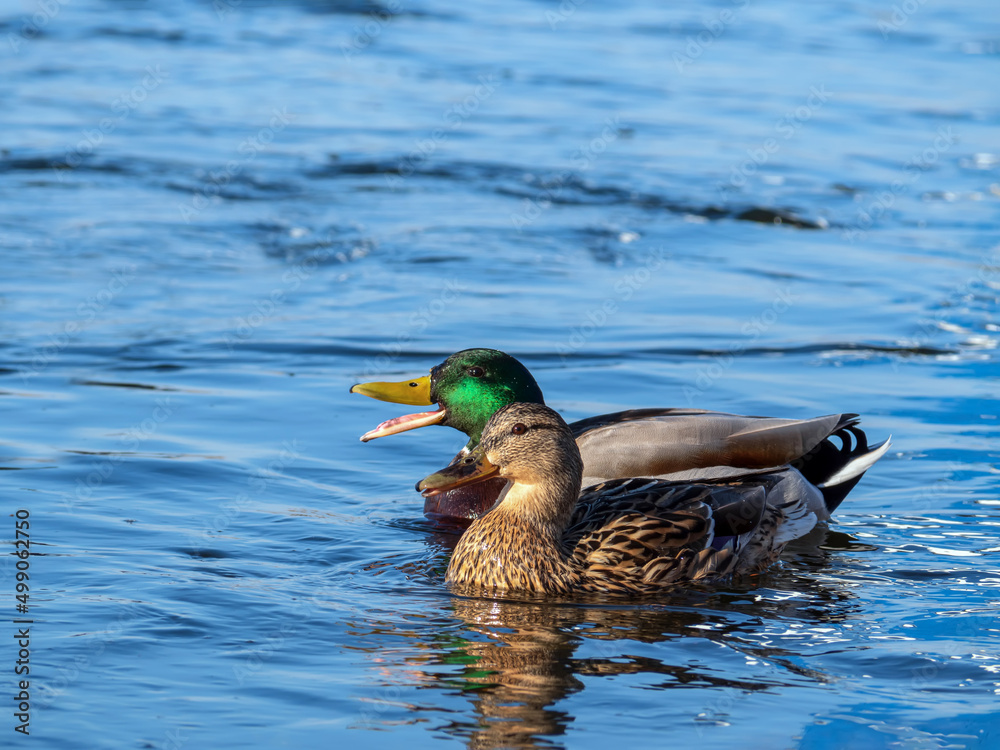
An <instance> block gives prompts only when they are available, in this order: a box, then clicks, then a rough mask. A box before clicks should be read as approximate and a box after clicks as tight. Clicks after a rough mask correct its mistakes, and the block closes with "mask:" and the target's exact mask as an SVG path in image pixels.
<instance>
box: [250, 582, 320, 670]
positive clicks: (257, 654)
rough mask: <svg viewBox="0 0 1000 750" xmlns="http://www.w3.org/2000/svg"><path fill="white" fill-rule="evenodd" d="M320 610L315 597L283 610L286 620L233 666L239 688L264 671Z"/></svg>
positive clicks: (318, 602)
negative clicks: (286, 616) (267, 664)
mask: <svg viewBox="0 0 1000 750" xmlns="http://www.w3.org/2000/svg"><path fill="white" fill-rule="evenodd" d="M319 609H320V600H319V598H318V597H317V596H311V597H309V598H308V599H297V600H295V603H294V604H293V605H292V606H290V607H287V608H285V610H284V611H285V612H286V613H287V614H288V620H286V621H285V622H283V623H281V625H280V626H279V627H278V629H277V630H275V631H273V632H272V633H270V634H269V635H268V636H267V637H266V638H265V640H264V641H263V642H259V643H258V644H257V645H255V646H254V647H253V648H251V649H248V650H247V651H246V652H245V653H246V656H245V657H244V658H243V661H242V662H241V663H240V664H234V665H233V677H235V678H236V682H237V684H238V685H240V686H241V687H242V686H243V683H244V682H246V681H247V679H248V678H250V677H255V676H256V675H257V674H259V673H260V671H261V670H262V669H264V665H265V664H266V663H267V662H268V661H269V660H270V659H272V658H273V657H274V655H275V654H277V653H278V652H279V651H281V650H282V649H284V648H285V647H286V646H287V645H288V644H289V641H290V640H291V639H292V637H293V636H295V635H297V634H298V633H299V632H300V631H301V630H302V628H303V624H302V623H304V622H305V621H306V620H307V619H308V618H309V617H311V616H312V615H313V614H315V613H316V612H317V611H318V610H319Z"/></svg>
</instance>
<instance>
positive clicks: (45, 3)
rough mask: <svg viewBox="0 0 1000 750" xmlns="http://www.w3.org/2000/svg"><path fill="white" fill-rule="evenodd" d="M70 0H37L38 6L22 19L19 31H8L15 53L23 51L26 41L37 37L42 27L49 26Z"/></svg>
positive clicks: (10, 44)
mask: <svg viewBox="0 0 1000 750" xmlns="http://www.w3.org/2000/svg"><path fill="white" fill-rule="evenodd" d="M69 3H70V0H36V2H35V7H37V8H38V10H36V11H35V12H34V13H32V14H31V15H30V16H24V17H23V18H22V19H21V28H20V29H18V31H17V33H16V34H15V33H14V32H8V34H7V44H8V45H9V46H10V50H11V52H13V53H14V54H15V55H16V54H19V53H20V52H21V47H23V46H24V45H25V44H26V43H28V42H30V41H32V40H33V39H37V38H38V37H39V36H40V35H41V33H42V29H44V28H45V27H46V26H48V25H49V24H50V23H51V22H52V19H54V18H55V17H56V16H58V15H59V13H60V11H62V9H63V7H64V6H66V5H69Z"/></svg>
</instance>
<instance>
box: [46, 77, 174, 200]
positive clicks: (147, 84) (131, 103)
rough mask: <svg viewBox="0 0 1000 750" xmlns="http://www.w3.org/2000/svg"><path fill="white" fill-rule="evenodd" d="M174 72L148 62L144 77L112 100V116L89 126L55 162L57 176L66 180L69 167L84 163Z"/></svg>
mask: <svg viewBox="0 0 1000 750" xmlns="http://www.w3.org/2000/svg"><path fill="white" fill-rule="evenodd" d="M169 76H170V74H169V73H168V72H167V71H165V70H163V69H162V68H161V67H160V65H159V64H157V65H147V66H146V75H145V76H143V78H142V80H141V81H140V82H139V83H137V84H136V85H135V86H133V87H132V88H131V89H129V90H128V91H126V92H125V93H124V94H122V95H121V96H118V97H116V98H115V99H114V100H113V101H112V102H111V104H110V109H111V114H112V115H113V116H112V117H102V118H101V120H100V121H99V122H98V123H97V127H96V128H89V129H87V130H84V131H83V138H82V139H81V140H79V141H77V143H76V145H75V146H73V148H71V149H68V150H67V151H66V156H65V157H64V159H63V164H62V165H58V166H53V167H52V169H53V171H54V172H55V173H56V177H57V178H58V179H59V180H60V181H62V180H63V179H65V176H66V167H69V168H70V169H75V168H76V167H78V166H80V164H82V163H83V160H84V158H85V157H87V156H90V155H91V154H93V153H94V152H95V151H97V149H98V148H100V146H101V144H102V143H104V139H105V137H107V136H109V135H111V134H112V133H114V132H115V131H116V130H117V129H118V126H119V125H120V124H121V123H122V122H123V121H124V120H126V119H128V117H129V115H130V114H132V112H133V110H135V109H136V107H138V106H139V105H140V104H142V103H143V102H144V101H146V98H147V97H148V96H149V95H150V93H151V92H153V91H156V89H158V88H159V87H160V84H161V83H163V82H164V81H165V80H166V79H167V78H168V77H169Z"/></svg>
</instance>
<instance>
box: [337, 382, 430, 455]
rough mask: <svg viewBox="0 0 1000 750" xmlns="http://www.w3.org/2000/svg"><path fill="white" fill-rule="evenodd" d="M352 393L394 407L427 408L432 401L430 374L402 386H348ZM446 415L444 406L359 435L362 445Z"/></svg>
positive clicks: (399, 419) (394, 421)
mask: <svg viewBox="0 0 1000 750" xmlns="http://www.w3.org/2000/svg"><path fill="white" fill-rule="evenodd" d="M351 393H360V394H361V395H363V396H368V397H370V398H376V399H378V400H379V401H391V402H393V403H395V404H413V405H418V406H429V405H430V404H432V403H433V401H431V378H430V375H425V376H424V377H422V378H415V379H414V380H404V381H403V382H401V383H358V384H357V385H354V386H351ZM445 416H447V412H446V411H445V409H444V407H439V408H438V409H437V410H436V411H422V412H419V413H418V414H407V415H405V416H402V417H394V418H393V419H389V420H387V421H385V422H383V423H382V424H380V425H379V426H378V427H376V428H375V429H374V430H369V431H368V432H366V433H365V434H364V435H362V436H361V442H362V443H367V442H368V441H369V440H374V439H375V438H380V437H385V436H386V435H395V434H396V433H397V432H406V431H407V430H415V429H417V428H418V427H426V426H427V425H430V424H440V423H441V422H442V421H443V420H444V418H445Z"/></svg>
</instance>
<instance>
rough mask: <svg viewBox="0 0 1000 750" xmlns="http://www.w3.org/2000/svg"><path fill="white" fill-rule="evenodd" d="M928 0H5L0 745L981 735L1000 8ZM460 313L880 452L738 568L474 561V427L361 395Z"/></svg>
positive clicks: (956, 742) (501, 743) (600, 393)
mask: <svg viewBox="0 0 1000 750" xmlns="http://www.w3.org/2000/svg"><path fill="white" fill-rule="evenodd" d="M913 5H914V9H913V10H912V11H910V12H907V11H904V10H902V8H903V7H904V6H905V7H907V8H909V7H910V6H909V5H906V4H904V5H903V6H898V7H897V6H895V5H892V4H891V3H885V4H883V5H878V4H875V5H871V4H868V5H866V4H858V3H850V2H833V3H825V4H823V5H821V6H815V7H813V6H803V5H801V4H793V3H789V2H781V1H776V2H771V3H764V4H757V3H743V2H734V3H728V2H719V3H702V4H698V5H692V6H685V7H678V8H673V9H665V8H662V7H660V6H659V5H658V4H655V3H641V2H639V3H629V4H624V5H621V4H618V5H614V6H604V5H600V4H594V3H582V4H579V5H574V4H573V3H563V4H561V5H557V4H556V3H554V2H553V3H543V2H514V3H479V4H475V5H473V6H461V7H458V6H453V5H452V4H446V3H439V2H434V0H429V1H427V2H403V1H402V0H400V2H398V3H397V2H392V3H386V4H385V5H375V4H368V3H360V2H359V3H337V2H308V1H303V2H297V3H280V4H279V3H263V2H249V1H247V2H242V3H241V2H236V0H221V1H220V2H215V3H207V2H205V3H194V2H185V3H110V2H73V3H59V2H56V3H52V4H50V5H46V4H44V3H40V4H33V3H24V4H18V3H7V4H6V5H4V6H2V9H0V11H2V12H0V32H2V34H0V37H2V39H0V46H2V47H3V49H2V51H0V54H2V55H3V61H4V70H5V75H3V76H0V95H2V97H3V100H4V101H6V102H7V103H8V107H7V108H6V110H5V117H4V120H5V127H4V128H3V129H2V131H0V196H2V200H0V249H2V252H3V258H4V260H5V273H4V274H3V275H2V277H0V396H2V398H0V414H2V416H0V419H2V432H0V468H2V469H4V471H3V472H0V482H2V495H3V497H4V503H5V506H4V507H5V508H7V509H8V510H7V513H5V514H4V515H5V517H6V516H7V515H8V514H10V517H9V520H8V521H6V523H7V526H6V528H5V529H4V530H3V534H2V536H3V538H5V539H8V540H11V541H13V537H14V521H15V517H14V515H13V514H14V513H15V511H16V510H18V509H25V510H27V511H28V512H29V513H30V518H31V541H32V545H33V546H32V551H33V552H34V555H33V556H32V558H31V592H30V612H29V616H30V617H31V618H33V620H34V624H33V625H32V637H31V649H32V651H31V668H32V673H31V681H32V704H33V705H32V713H31V733H32V735H33V736H32V738H30V739H28V738H24V737H19V736H18V735H16V734H15V733H14V731H13V728H12V725H11V722H12V719H11V717H10V715H9V714H8V719H7V725H6V726H5V727H4V729H3V733H4V734H3V736H4V742H5V743H10V744H13V743H15V742H17V743H19V744H23V745H25V746H27V745H28V744H29V743H33V746H35V747H52V748H67V749H69V748H77V747H79V748H87V749H88V750H91V749H93V748H105V747H106V748H123V747H124V748H131V747H134V748H148V747H155V748H176V747H189V748H193V747H213V748H227V747H234V748H236V747H239V748H246V747H267V748H270V747H321V746H327V745H329V744H331V743H336V742H349V743H352V744H355V745H358V746H365V747H387V748H388V747H393V748H395V747H398V746H400V745H401V744H404V743H405V744H406V745H407V746H410V747H425V746H430V745H432V744H433V745H438V744H451V745H458V746H461V745H466V746H469V747H476V748H480V747H483V748H485V747H557V748H559V747H573V748H598V747H605V746H607V745H608V744H609V743H620V742H621V741H622V739H623V738H626V737H627V738H628V741H629V742H634V743H636V745H637V746H642V745H643V744H645V745H647V746H650V747H661V746H664V745H666V744H669V745H671V746H673V745H677V746H684V745H697V746H698V747H700V748H706V749H708V748H730V747H735V746H741V747H748V748H806V749H808V750H813V749H822V748H840V747H848V746H849V747H855V748H918V749H919V750H924V748H983V749H985V748H992V747H996V746H997V743H998V741H1000V740H998V736H997V731H998V727H1000V711H998V709H997V705H998V703H997V701H998V693H1000V625H998V622H1000V620H998V618H997V613H998V601H1000V596H998V593H997V592H998V590H1000V588H998V587H1000V542H998V531H1000V498H998V494H997V489H996V488H997V475H998V471H1000V469H998V458H1000V452H998V448H997V445H998V443H997V436H998V424H997V413H998V410H997V398H998V391H1000V388H998V386H1000V369H998V353H997V352H998V349H997V344H998V340H1000V320H998V314H997V302H998V297H1000V245H998V244H997V232H996V228H997V224H998V222H997V219H998V200H1000V151H998V145H997V138H996V134H997V129H996V128H997V123H998V119H1000V101H998V96H997V87H996V85H995V81H996V74H997V51H998V49H1000V18H998V16H997V13H996V11H995V8H994V6H993V5H992V4H991V3H987V2H968V3H964V4H962V5H960V6H948V7H945V6H942V5H940V4H933V3H926V4H913ZM469 346H492V347H496V348H500V349H504V350H506V351H510V352H512V353H515V354H516V355H517V356H518V357H520V358H521V359H522V360H523V361H524V362H525V363H526V364H527V365H528V367H529V368H531V370H532V371H533V372H534V373H535V374H536V377H537V379H538V381H539V383H540V384H541V386H542V388H543V390H544V392H545V394H546V398H547V400H548V402H549V403H550V404H551V405H553V406H554V407H556V408H558V409H559V410H560V412H561V413H562V414H563V415H564V416H565V417H566V418H567V419H569V420H573V419H579V418H583V417H585V416H590V415H592V414H596V413H600V412H605V411H615V410H619V409H625V408H630V407H637V406H696V407H701V408H710V409H720V410H725V411H734V412H740V413H748V414H768V415H775V416H787V417H808V416H814V415H818V414H827V413H831V412H842V411H850V412H858V413H861V414H862V415H863V419H864V427H865V428H866V429H867V431H868V434H869V436H870V437H871V438H872V439H873V440H876V441H877V440H881V439H883V438H884V437H886V436H887V435H888V434H890V433H891V434H892V435H893V441H894V443H893V449H892V451H891V452H890V454H889V455H887V456H886V457H885V458H884V459H883V460H882V461H881V462H880V463H879V464H878V465H876V466H875V467H874V468H873V469H872V470H871V471H870V472H869V473H868V475H866V477H865V478H864V480H863V481H862V483H861V484H860V485H859V486H858V487H857V489H856V490H855V491H854V492H853V493H852V494H851V496H850V497H849V499H848V500H847V501H846V502H845V503H844V504H843V505H842V506H841V509H840V511H839V512H838V514H837V517H836V518H835V520H834V522H833V523H832V524H831V526H830V529H829V532H828V533H827V532H823V533H819V534H818V535H817V537H816V538H815V539H813V540H811V542H812V543H802V544H799V545H796V546H795V547H793V548H790V549H789V550H788V552H787V553H786V555H785V557H784V560H783V562H782V564H780V565H779V566H777V567H775V568H774V569H773V570H771V571H769V572H768V573H767V574H765V575H762V576H760V577H758V578H756V579H753V580H747V581H739V582H733V583H731V584H724V585H719V586H693V587H687V588H683V589H680V590H678V591H677V592H676V593H675V594H672V595H670V596H664V597H663V598H662V599H660V600H657V601H653V602H643V603H638V604H635V605H629V604H621V603H617V604H612V603H607V602H603V603H602V602H580V603H538V602H518V601H503V602H493V601H479V600H470V599H462V598H457V597H454V596H452V595H451V594H450V593H449V592H448V590H447V589H446V587H445V586H444V583H443V574H444V569H445V566H446V564H447V555H448V550H449V549H450V546H451V545H452V544H453V543H454V537H453V536H451V535H449V534H447V533H443V532H441V531H439V530H435V529H434V528H432V527H431V526H430V525H429V524H427V523H426V522H425V521H424V520H423V518H422V516H421V501H420V498H419V497H418V496H417V495H416V493H415V492H413V490H412V486H413V483H414V482H415V480H417V479H419V478H420V477H422V476H424V475H425V474H427V473H429V472H430V471H433V470H435V469H437V468H440V467H441V466H443V464H444V462H445V461H446V460H447V458H448V457H450V456H451V455H453V454H454V452H455V451H456V450H457V448H458V447H459V446H460V445H461V444H462V442H463V441H462V438H461V437H460V436H459V435H458V434H457V433H455V432H452V431H449V430H446V429H432V430H424V431H421V432H420V433H414V434H408V435H403V436H399V437H397V438H394V439H391V440H381V441H376V442H374V443H371V444H368V445H363V444H361V443H360V442H358V441H357V437H358V436H359V435H360V434H361V433H363V432H365V431H366V430H368V429H370V428H371V427H373V426H374V425H375V424H376V423H377V422H379V421H381V420H383V419H385V418H388V417H389V416H394V415H396V414H399V413H401V409H400V408H397V407H395V406H392V405H387V404H378V403H376V402H373V401H370V400H367V399H364V398H361V397H358V396H350V395H349V394H348V392H347V390H348V387H349V386H350V385H351V384H352V383H354V382H357V381H360V380H370V379H402V378H405V377H408V376H410V375H415V374H421V373H424V372H426V370H427V369H428V368H429V367H430V366H432V365H434V364H437V363H438V362H439V361H441V360H442V359H443V358H444V357H445V356H446V355H447V354H449V353H451V352H453V351H455V350H458V349H461V348H466V347H469ZM404 408H405V407H404ZM15 561H16V558H14V557H13V556H9V557H7V558H6V560H5V561H4V562H3V564H2V570H0V577H2V579H3V581H4V583H3V586H4V587H5V589H4V601H5V602H6V604H5V605H4V607H5V610H4V611H5V613H7V614H8V615H11V616H13V615H14V599H13V596H14V586H15V580H14V573H15V567H14V563H15ZM11 619H12V617H11ZM7 627H8V628H13V625H10V624H9V625H8V626H7ZM9 632H10V631H9ZM11 635H13V633H12V632H11ZM4 640H5V641H6V642H7V643H8V647H10V646H11V645H12V640H13V639H12V638H9V637H5V638H4ZM3 653H4V654H8V655H7V656H4V659H7V660H8V661H7V662H6V664H5V666H4V667H3V669H4V670H7V669H9V668H10V667H11V664H12V663H13V660H14V651H13V650H12V649H10V650H8V648H6V647H5V649H4V650H3ZM8 675H10V673H9V672H8ZM6 684H7V685H8V690H6V691H5V694H9V688H10V687H13V685H12V683H6ZM9 738H13V739H9Z"/></svg>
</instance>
